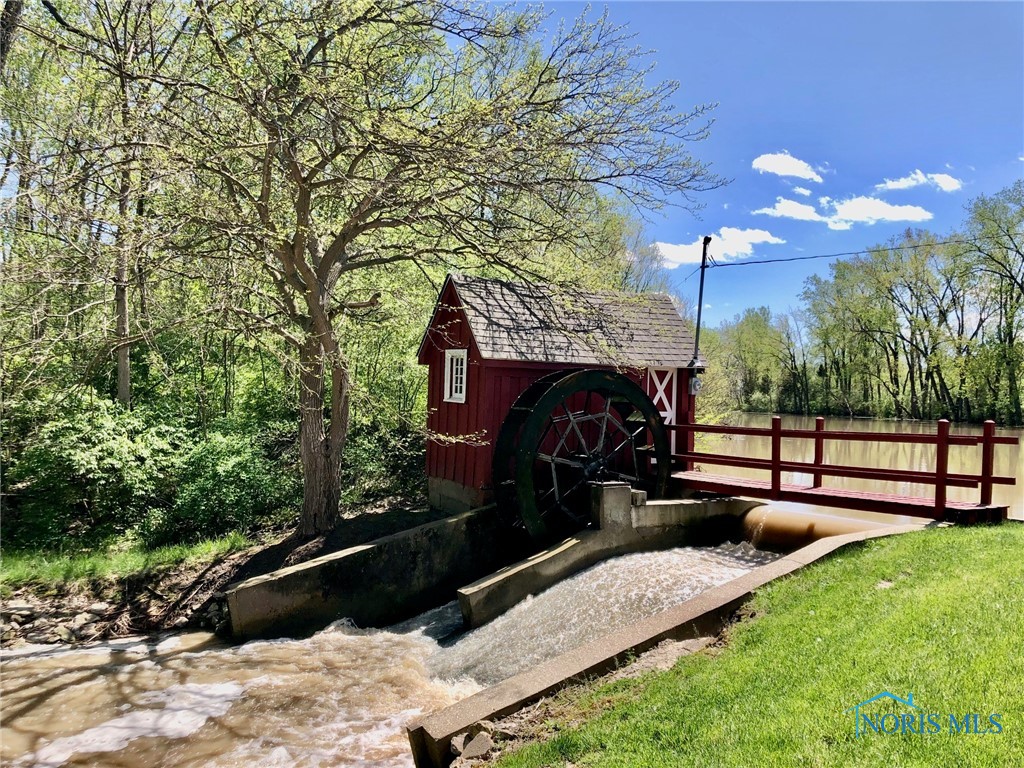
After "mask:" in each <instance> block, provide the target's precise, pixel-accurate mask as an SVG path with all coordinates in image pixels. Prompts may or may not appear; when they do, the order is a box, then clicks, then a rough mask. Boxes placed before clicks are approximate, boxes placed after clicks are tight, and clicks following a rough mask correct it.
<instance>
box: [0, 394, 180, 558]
mask: <svg viewBox="0 0 1024 768" xmlns="http://www.w3.org/2000/svg"><path fill="white" fill-rule="evenodd" d="M188 443H189V434H188V432H186V431H185V430H182V429H180V428H177V427H173V426H168V425H148V424H146V422H145V420H144V419H143V417H142V416H141V415H140V414H138V413H132V412H129V411H127V410H125V409H124V408H122V407H120V406H119V405H117V404H116V403H111V402H109V401H105V400H97V399H91V398H87V397H81V398H74V399H70V400H69V401H68V402H66V404H65V410H64V411H63V412H62V413H60V414H58V415H56V416H55V417H53V418H51V419H50V420H49V421H48V422H47V423H45V424H42V425H40V426H39V427H37V428H36V429H35V430H34V431H33V432H32V433H31V434H29V435H28V436H27V437H26V439H25V441H24V443H23V447H22V450H21V451H20V452H19V453H18V454H17V455H16V456H14V457H13V459H12V463H11V466H10V469H9V472H8V476H7V478H5V485H6V488H7V493H8V495H9V498H8V500H7V501H8V510H7V514H5V520H4V538H5V544H12V545H14V546H38V547H50V548H52V547H58V548H59V547H62V546H63V545H64V544H66V543H70V542H74V543H76V544H78V545H88V544H91V543H95V542H98V541H100V540H102V539H104V538H107V537H109V536H111V535H116V534H119V533H123V532H125V531H127V530H130V529H132V528H134V527H135V526H137V525H139V524H140V523H141V522H142V521H143V520H145V519H146V517H147V516H148V515H149V513H150V511H151V510H152V509H154V508H160V507H168V506H170V504H171V502H172V500H173V493H174V482H175V475H176V473H177V470H178V467H179V464H180V461H181V455H182V452H183V449H184V448H185V447H186V446H187V445H188Z"/></svg>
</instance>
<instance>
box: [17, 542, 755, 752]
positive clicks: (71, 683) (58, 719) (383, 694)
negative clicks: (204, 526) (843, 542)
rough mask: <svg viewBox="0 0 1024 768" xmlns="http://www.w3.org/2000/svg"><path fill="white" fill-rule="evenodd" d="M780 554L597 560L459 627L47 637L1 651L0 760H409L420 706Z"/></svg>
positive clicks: (442, 617)
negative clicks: (65, 643) (235, 641)
mask: <svg viewBox="0 0 1024 768" xmlns="http://www.w3.org/2000/svg"><path fill="white" fill-rule="evenodd" d="M773 558H774V556H773V555H769V554H766V553H762V552H758V551H757V550H754V549H752V548H751V547H750V546H749V545H747V544H741V545H724V546H721V547H715V548H712V549H697V548H680V549H674V550H668V551H665V552H653V553H644V554H635V555H626V556H623V557H619V558H616V559H614V560H608V561H606V562H604V563H600V564H598V565H596V566H594V567H593V568H590V569H589V570H587V571H584V572H582V573H579V574H577V575H575V576H573V577H571V578H569V579H566V580H564V581H562V582H560V583H559V584H557V585H555V586H554V587H552V588H551V589H549V590H547V591H546V592H543V593H541V594H539V595H537V596H535V597H532V598H527V599H526V600H524V601H523V602H521V603H520V604H518V605H517V606H515V607H514V608H512V609H511V610H510V611H508V612H507V613H505V614H504V615H502V616H500V617H499V618H497V619H495V620H494V621H493V622H491V623H490V624H487V625H485V626H483V627H480V628H478V629H476V630H473V631H471V632H463V631H462V617H461V614H460V612H459V609H458V606H457V605H456V604H455V603H449V604H448V605H445V606H442V607H440V608H437V609H435V610H432V611H428V612H426V613H424V614H422V615H420V616H417V617H416V618H415V619H412V620H410V621H407V622H404V623H402V624H398V625H395V626H392V627H389V628H387V629H359V628H357V627H354V626H352V625H351V624H348V623H346V622H344V621H341V622H337V623H335V624H334V625H333V626H331V627H329V628H328V629H325V630H323V631H321V632H319V633H317V634H316V635H314V636H312V637H310V638H306V639H291V640H275V641H263V642H249V643H245V644H244V645H240V646H226V645H223V644H220V643H218V642H216V641H214V640H213V638H211V637H210V636H209V635H197V634H183V635H177V636H172V637H168V638H166V639H164V640H162V641H155V642H143V641H140V640H133V641H122V642H116V643H104V644H101V645H96V646H94V647H91V648H88V649H75V650H65V649H57V650H54V649H52V648H45V647H41V646H36V647H33V648H24V649H20V650H16V651H14V652H5V653H4V654H3V660H2V672H3V674H2V681H0V684H2V697H3V715H2V717H3V728H2V734H0V735H2V754H0V759H2V762H3V764H4V765H11V766H26V767H27V766H47V767H50V766H53V767H56V766H62V765H79V766H109V767H110V768H114V767H115V766H117V767H123V768H157V767H158V766H166V768H172V767H173V768H198V767H199V766H217V767H220V768H236V767H237V768H257V767H260V768H269V767H271V766H275V767H276V766H280V767H281V768H285V767H289V768H290V767H291V766H302V767H309V768H313V767H314V766H324V767H325V768H326V766H370V765H373V766H411V765H412V758H411V754H410V752H409V746H408V742H407V740H406V736H405V726H406V725H407V724H408V723H410V722H412V721H413V720H415V719H416V718H417V717H419V716H421V715H423V714H425V713H428V712H431V711H435V710H437V709H440V708H442V707H444V706H447V705H448V704H451V703H454V702H455V701H457V700H459V699H461V698H463V697H465V696H468V695H470V694H472V693H474V692H475V691H477V690H480V688H481V687H483V686H485V685H490V684H493V683H495V682H498V681H499V680H502V679H505V678H507V677H510V676H511V675H514V674H516V673H518V672H521V671H523V670H525V669H528V668H530V667H532V666H535V665H536V664H537V663H539V662H541V661H543V660H545V659H548V658H551V657H553V656H555V655H557V654H558V653H561V652H563V651H566V650H569V649H571V648H574V647H576V646H578V645H580V644H582V643H583V642H585V641H588V640H591V639H593V638H595V637H598V636H600V635H601V634H603V633H605V632H608V631H611V630H612V629H614V628H616V627H618V626H623V625H626V624H629V623H631V622H633V621H636V620H638V619H639V618H642V617H645V616H650V615H653V614H655V613H658V612H660V611H662V610H665V609H667V608H669V607H671V606H673V605H677V604H678V603H680V602H682V601H684V600H686V599H688V598H690V597H692V596H694V595H696V594H698V593H700V592H702V591H704V590H706V589H709V588H710V587H712V586H715V585H717V584H721V583H724V582H726V581H730V580H731V579H734V578H737V577H738V576H741V575H742V574H744V573H747V572H748V571H750V570H751V569H753V568H754V567H756V566H758V565H760V564H762V563H765V562H769V561H770V560H771V559H773Z"/></svg>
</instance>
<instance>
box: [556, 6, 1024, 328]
mask: <svg viewBox="0 0 1024 768" xmlns="http://www.w3.org/2000/svg"><path fill="white" fill-rule="evenodd" d="M546 7H547V8H548V10H549V11H550V12H551V13H552V19H551V24H552V25H554V24H555V23H556V22H557V20H558V19H559V18H562V17H567V18H574V17H575V16H577V15H579V14H580V13H581V12H583V10H584V8H585V6H584V5H583V4H579V3H569V2H558V3H554V4H550V3H549V4H547V6H546ZM603 7H604V6H601V5H599V4H595V6H594V8H593V9H592V11H591V13H592V14H598V13H600V12H601V10H602V8H603ZM607 8H608V11H609V15H610V17H611V19H612V20H613V21H615V22H617V23H620V24H625V25H627V26H628V27H629V29H630V30H631V31H632V32H634V33H635V35H636V43H637V45H639V46H640V47H642V48H644V49H648V50H651V51H652V52H653V53H652V58H653V60H654V61H655V62H656V69H655V73H656V75H657V77H658V79H667V80H677V81H679V83H680V89H679V91H678V93H677V95H676V101H677V104H678V106H679V107H681V108H684V109H685V108H689V107H691V106H692V105H694V104H698V103H705V102H717V103H718V104H719V106H718V108H717V109H716V110H715V111H714V118H715V124H714V126H713V128H712V131H711V137H710V138H709V139H708V140H707V141H705V142H703V143H700V144H696V145H693V150H694V152H695V154H696V155H697V156H698V157H699V158H701V159H702V160H706V161H709V162H711V163H712V164H713V168H714V170H716V171H717V172H718V173H720V174H721V175H724V176H726V177H728V178H730V179H732V180H733V182H732V183H731V184H730V185H728V186H727V187H725V188H724V189H720V190H716V191H714V192H710V193H707V194H705V195H704V196H703V197H702V200H703V201H704V202H705V203H706V208H705V209H704V210H703V211H702V212H701V214H700V217H701V218H700V220H697V219H695V218H694V217H693V216H692V215H690V214H688V213H686V212H685V211H681V210H678V209H671V208H669V209H667V210H666V212H664V213H663V214H653V215H652V216H651V217H650V221H649V223H648V234H649V237H650V239H651V240H652V241H654V242H657V243H659V244H660V246H659V247H660V248H661V250H662V253H663V254H664V255H665V256H666V261H667V263H668V264H669V265H675V264H678V266H675V267H674V268H673V269H671V271H670V275H671V280H672V282H673V285H674V287H675V289H676V290H677V291H678V292H679V293H681V294H682V295H687V296H691V297H693V299H694V301H695V300H696V294H697V277H696V276H695V275H693V276H691V275H692V273H693V271H694V266H695V265H694V264H693V263H692V262H694V261H699V257H700V247H699V245H698V243H699V241H700V238H701V237H702V236H703V235H705V234H709V235H711V236H712V237H713V238H714V240H713V241H712V244H711V248H710V252H711V254H712V255H714V256H715V257H716V259H718V260H719V261H730V262H742V261H744V260H751V259H763V258H769V259H771V258H786V257H792V256H806V255H812V254H829V253H838V252H845V251H854V250H858V249H862V248H867V247H870V246H873V245H877V244H879V243H883V242H885V241H886V240H888V239H889V238H890V237H892V236H894V235H898V234H899V233H901V232H902V231H903V230H904V229H906V228H907V227H923V228H925V229H928V230H930V231H933V232H936V233H940V234H947V233H949V232H950V231H951V230H953V229H955V228H956V227H958V226H959V225H960V224H961V222H962V221H963V219H964V206H965V205H967V204H968V203H969V201H970V200H972V199H974V198H975V197H977V196H978V195H983V194H984V195H987V194H993V193H995V192H998V191H999V190H1001V189H1003V188H1004V187H1006V186H1009V185H1010V184H1012V183H1013V182H1014V181H1015V180H1017V179H1018V178H1021V177H1022V176H1024V2H1020V1H1019V0H1017V1H1016V2H993V3H985V2H968V3H962V2H902V3H896V2H842V3H840V2H633V1H631V0H618V1H616V2H610V3H608V4H607ZM829 263H830V260H827V259H822V260H815V261H806V262H796V263H784V264H772V265H760V266H758V265H751V266H748V267H736V268H727V269H715V270H709V271H708V277H707V283H706V286H705V310H704V318H705V322H707V323H708V324H710V325H717V324H718V323H719V322H721V321H722V320H725V319H730V318H732V317H733V316H734V315H735V314H737V313H739V312H742V310H743V309H744V308H745V307H749V306H759V305H762V304H763V305H767V306H769V307H771V309H772V310H773V311H775V312H786V311H789V310H790V309H796V308H798V307H799V304H800V301H799V293H800V291H801V289H802V287H803V283H804V280H805V279H806V277H807V276H808V275H810V274H814V273H819V274H823V275H827V273H828V264H829ZM688 277H689V279H687V278H688Z"/></svg>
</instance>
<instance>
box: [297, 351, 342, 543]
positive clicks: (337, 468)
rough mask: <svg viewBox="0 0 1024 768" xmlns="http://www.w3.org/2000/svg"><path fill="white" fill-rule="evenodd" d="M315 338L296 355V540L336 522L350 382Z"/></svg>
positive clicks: (324, 531)
mask: <svg viewBox="0 0 1024 768" xmlns="http://www.w3.org/2000/svg"><path fill="white" fill-rule="evenodd" d="M325 357H326V356H325V353H324V349H323V345H322V344H321V343H320V339H319V338H317V337H315V336H309V337H307V339H306V341H305V343H304V344H303V345H302V348H301V350H300V352H299V449H300V456H301V458H302V491H303V493H302V514H301V515H300V517H299V535H300V536H304V537H312V536H317V535H319V534H322V533H327V532H328V531H330V530H331V529H332V528H334V526H335V525H336V524H337V522H338V504H339V502H340V500H341V456H342V452H343V451H344V447H345V440H346V438H347V436H348V399H349V382H348V376H347V372H346V370H345V368H344V365H343V364H342V361H340V360H337V361H335V360H331V361H330V362H329V363H327V361H326V360H325ZM325 364H328V365H329V366H330V368H331V394H330V403H329V405H330V412H331V423H330V426H329V429H330V431H329V432H328V425H327V424H326V423H325V421H324V405H325V403H324V394H325V392H324V368H325Z"/></svg>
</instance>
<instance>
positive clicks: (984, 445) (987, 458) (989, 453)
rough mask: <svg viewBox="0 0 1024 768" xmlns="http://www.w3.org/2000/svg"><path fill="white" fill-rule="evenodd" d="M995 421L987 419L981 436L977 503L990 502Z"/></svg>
mask: <svg viewBox="0 0 1024 768" xmlns="http://www.w3.org/2000/svg"><path fill="white" fill-rule="evenodd" d="M995 437H996V423H995V422H994V421H992V420H991V419H989V420H988V421H986V422H985V429H984V431H983V432H982V436H981V499H980V500H979V502H978V503H979V504H981V505H982V506H986V507H987V506H988V505H989V504H991V503H992V473H993V471H994V468H995V452H996V444H995Z"/></svg>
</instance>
